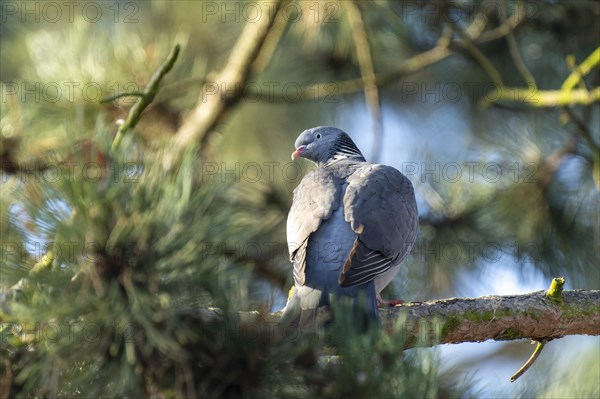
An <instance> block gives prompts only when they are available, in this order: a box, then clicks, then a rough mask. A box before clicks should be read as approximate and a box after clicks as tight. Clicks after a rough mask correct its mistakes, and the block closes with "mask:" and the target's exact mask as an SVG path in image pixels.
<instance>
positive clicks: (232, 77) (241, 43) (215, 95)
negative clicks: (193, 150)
mask: <svg viewBox="0 0 600 399" xmlns="http://www.w3.org/2000/svg"><path fill="white" fill-rule="evenodd" d="M280 6H281V1H277V2H273V3H272V8H273V9H272V10H270V12H269V13H265V15H263V16H262V17H261V18H260V19H259V20H258V21H256V22H255V21H249V22H247V23H246V26H244V29H243V31H242V33H241V34H240V36H239V38H238V40H237V42H236V43H235V46H234V47H233V49H232V50H231V54H230V55H229V59H228V61H227V64H226V65H225V66H224V67H223V70H222V71H221V72H220V73H219V74H218V75H217V77H216V78H215V79H214V82H213V83H206V84H205V85H204V87H203V88H202V91H201V93H200V97H199V98H198V101H197V103H196V106H195V108H194V109H193V110H192V111H191V112H190V113H189V115H188V116H187V117H186V118H185V119H184V121H183V124H182V125H181V127H180V128H179V130H178V131H177V134H176V136H175V143H176V146H177V148H178V149H179V150H183V149H185V148H188V147H189V146H190V145H194V144H197V143H199V144H200V148H202V147H204V146H205V145H206V144H207V143H208V141H209V138H210V136H211V132H212V131H214V128H215V126H216V125H217V124H218V123H219V121H221V120H222V118H223V116H224V115H225V113H226V112H227V111H228V110H229V109H230V108H231V106H232V105H233V104H234V103H237V102H238V101H239V100H240V93H239V90H236V94H234V95H233V96H229V95H227V93H226V91H227V90H232V88H238V87H243V86H244V85H245V84H246V80H247V78H248V76H249V75H250V73H251V70H252V65H253V64H254V62H255V61H256V59H257V57H258V56H259V54H260V51H261V48H262V47H263V45H264V43H265V40H266V38H267V36H268V34H269V31H270V30H271V27H272V26H273V22H274V21H275V19H276V15H277V13H278V11H279V7H280ZM213 90H215V92H213ZM203 150H204V149H203ZM178 152H181V151H178Z"/></svg>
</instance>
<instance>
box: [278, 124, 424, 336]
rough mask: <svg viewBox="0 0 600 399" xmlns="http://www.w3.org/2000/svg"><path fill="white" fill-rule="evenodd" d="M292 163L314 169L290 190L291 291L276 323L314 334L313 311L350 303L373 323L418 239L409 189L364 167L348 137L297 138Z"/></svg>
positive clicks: (311, 133) (394, 175)
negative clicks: (383, 294) (304, 162)
mask: <svg viewBox="0 0 600 399" xmlns="http://www.w3.org/2000/svg"><path fill="white" fill-rule="evenodd" d="M295 148H296V150H295V151H294V153H293V154H292V159H296V158H299V157H302V158H306V159H309V160H311V161H313V162H315V163H316V164H317V168H316V169H314V170H313V171H311V172H310V173H308V174H307V175H306V176H305V177H304V178H303V179H302V181H301V182H300V184H299V185H298V187H296V189H295V190H294V199H293V203H292V206H291V209H290V212H289V214H288V219H287V241H288V249H289V253H290V260H291V262H292V263H293V265H294V269H293V270H294V282H295V285H294V290H293V293H292V294H291V296H290V298H289V300H288V304H287V305H286V308H285V310H284V314H283V316H282V321H284V323H286V324H294V325H298V326H299V327H300V328H301V329H303V330H310V329H314V327H315V326H314V324H315V319H316V316H317V310H318V309H319V308H321V307H328V306H331V305H332V304H334V303H335V302H336V301H347V302H348V301H349V302H351V303H352V305H351V306H352V308H351V309H352V311H353V312H355V313H358V314H361V315H362V318H363V319H364V320H378V318H379V313H378V311H377V305H378V304H379V305H384V304H386V302H385V301H383V300H382V299H381V291H382V290H383V289H384V288H385V287H386V286H387V285H388V284H389V282H390V281H391V280H392V278H393V277H394V276H395V275H396V273H397V272H398V270H399V267H400V262H401V261H402V260H403V259H404V257H405V256H406V254H407V253H408V252H409V251H410V249H411V248H412V245H413V243H414V241H415V238H416V235H417V227H418V213H417V204H416V201H415V194H414V189H413V186H412V184H411V182H410V180H408V178H406V176H404V175H403V174H402V173H400V172H399V171H398V170H396V169H394V168H393V167H391V166H386V165H377V164H371V163H368V162H366V160H365V158H364V157H363V155H362V153H361V152H360V150H359V149H358V148H357V147H356V144H354V142H353V141H352V139H351V138H350V136H348V135H347V134H346V133H344V132H343V131H341V130H340V129H337V128H334V127H327V126H320V127H315V128H312V129H308V130H305V131H304V132H302V134H300V136H298V139H297V140H296V143H295Z"/></svg>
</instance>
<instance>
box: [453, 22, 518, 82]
mask: <svg viewBox="0 0 600 399" xmlns="http://www.w3.org/2000/svg"><path fill="white" fill-rule="evenodd" d="M446 21H447V22H448V23H449V24H450V26H452V29H454V31H455V32H456V33H457V34H458V36H459V37H460V38H461V40H462V44H463V46H464V47H465V49H466V50H467V51H468V52H469V54H471V56H472V57H473V58H474V59H475V61H477V62H478V63H479V66H481V68H482V69H483V70H484V71H485V73H487V75H488V76H489V77H490V79H491V80H492V82H494V84H495V85H496V87H497V88H498V89H499V90H502V88H503V87H504V83H503V82H502V77H501V76H500V73H499V72H498V70H497V69H496V67H495V66H494V64H492V62H491V61H490V60H489V59H488V58H487V57H486V56H485V55H484V54H483V53H482V52H481V51H479V49H478V48H477V46H475V43H474V41H473V39H472V38H471V36H469V35H468V34H467V33H466V32H465V31H464V30H463V29H462V28H461V27H460V26H458V24H457V23H456V21H454V20H453V19H452V18H449V17H448V16H447V15H446ZM509 31H510V30H509Z"/></svg>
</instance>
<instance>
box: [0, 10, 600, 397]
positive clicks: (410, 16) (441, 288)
mask: <svg viewBox="0 0 600 399" xmlns="http://www.w3.org/2000/svg"><path fill="white" fill-rule="evenodd" d="M0 5H1V7H2V8H1V10H2V13H1V18H2V25H1V28H0V29H1V35H0V36H1V39H0V41H1V43H0V44H1V52H0V62H1V64H0V65H1V69H0V81H1V82H2V92H1V108H2V109H1V115H0V117H1V119H0V126H1V136H0V140H1V141H0V144H1V151H0V155H1V157H2V182H1V186H0V187H1V190H2V199H1V201H0V205H1V207H0V211H1V216H2V229H1V234H2V252H3V253H2V266H1V269H0V271H1V275H0V292H1V293H2V300H3V302H2V304H3V306H2V307H3V308H2V318H3V320H0V321H1V322H2V326H3V327H2V337H3V338H2V339H3V340H2V344H3V349H2V357H3V360H2V377H1V380H0V383H1V384H2V385H3V387H4V388H3V389H0V397H2V398H4V397H9V396H8V395H10V396H13V395H18V394H19V393H20V394H22V395H23V397H28V396H27V395H31V397H38V396H39V395H41V396H60V397H74V396H84V397H86V396H88V394H89V393H90V392H95V393H98V392H99V393H101V394H102V395H106V396H111V395H126V396H129V397H136V395H137V394H140V393H143V394H144V395H149V396H154V397H186V395H187V396H190V395H192V394H197V395H200V394H201V393H204V394H206V397H211V396H214V397H218V396H223V397H236V396H252V395H255V394H256V392H259V393H260V394H265V393H269V394H274V392H275V394H277V395H281V396H282V397H302V395H304V394H306V395H307V396H310V394H314V393H315V392H318V394H319V395H322V396H328V395H329V397H337V395H339V394H340V392H342V391H341V390H337V389H338V388H331V390H330V391H328V390H327V389H329V388H327V387H328V386H327V384H326V383H323V384H321V383H316V382H314V379H315V378H317V377H315V376H313V377H312V378H313V380H311V379H310V378H308V377H307V376H306V375H305V374H306V373H308V372H305V371H303V372H302V373H300V372H297V373H295V374H294V375H295V376H294V377H289V376H287V375H284V372H283V371H277V373H276V372H275V371H273V370H271V371H265V370H267V369H268V370H270V369H269V367H271V368H273V369H275V368H276V365H277V364H283V363H278V362H285V359H284V360H282V359H279V357H277V356H280V357H285V356H292V355H291V354H289V353H292V352H293V351H294V350H297V348H295V349H290V351H292V352H289V353H288V355H286V352H285V351H284V350H283V349H282V348H278V347H277V346H276V345H275V346H273V347H272V348H271V349H269V350H273V352H274V353H278V355H277V356H275V355H273V356H275V357H269V356H266V357H264V356H259V354H257V351H258V352H260V351H261V350H265V351H267V352H268V350H267V349H264V348H260V350H259V349H257V348H253V349H248V348H246V347H244V346H243V344H242V343H240V342H241V341H235V342H229V341H224V342H223V343H222V347H219V349H217V348H214V349H213V348H210V346H211V345H210V344H208V343H206V342H203V337H200V338H199V337H198V331H197V330H196V331H195V328H196V327H197V324H194V323H197V320H196V321H194V320H191V319H190V316H189V312H187V313H186V309H188V310H189V308H191V307H196V308H197V307H198V306H200V307H203V306H218V307H221V308H223V309H229V310H232V311H234V310H262V311H275V310H278V309H281V308H282V307H283V306H284V305H285V300H286V298H287V291H288V289H289V287H290V286H291V285H292V275H291V265H290V263H289V260H288V254H287V246H286V241H285V222H286V217H287V211H288V209H289V206H290V203H291V198H292V191H293V189H294V187H295V186H296V185H297V184H298V183H299V181H300V179H301V178H302V176H303V175H304V174H305V173H306V172H307V171H308V170H309V169H310V168H311V167H312V166H311V165H309V163H308V162H305V161H303V160H301V161H297V162H295V163H293V162H291V160H290V154H291V152H292V151H293V150H294V148H293V143H294V140H295V138H296V137H297V135H298V134H299V133H301V132H302V131H303V130H305V129H307V128H310V127H314V126H319V125H333V126H337V127H339V128H341V129H342V130H344V131H346V132H347V133H348V134H350V136H352V138H353V139H354V140H355V142H356V143H357V145H358V146H359V148H360V149H361V150H362V151H363V153H364V154H365V156H366V157H367V159H368V160H370V161H373V162H378V163H385V164H388V165H392V166H394V167H396V168H397V169H399V170H400V171H402V172H403V173H405V174H406V175H407V176H408V177H409V178H410V179H411V181H412V182H413V185H414V186H415V190H416V195H417V201H418V206H419V214H420V232H419V236H418V241H417V243H416V244H415V247H414V248H413V251H412V253H411V255H410V256H409V257H408V258H407V260H406V261H405V267H404V268H403V270H402V271H401V273H400V274H399V275H398V277H397V278H396V279H395V280H394V281H393V282H392V284H391V285H390V287H389V288H388V289H386V291H384V295H383V296H384V298H402V299H403V300H405V301H408V300H419V301H423V300H429V299H437V298H447V297H471V296H481V295H496V294H497V295H503V294H518V293H527V292H531V291H537V290H542V289H546V288H548V286H549V284H550V281H551V279H552V278H553V277H559V276H564V277H565V278H566V285H565V288H566V289H594V290H597V289H600V268H599V267H598V264H600V262H599V261H600V259H599V258H600V257H599V253H600V223H599V222H600V220H599V215H600V213H599V210H600V209H599V205H600V202H599V200H600V196H599V191H598V190H599V188H600V155H599V151H598V149H599V145H600V129H599V128H598V126H600V124H599V119H600V112H599V109H600V108H599V107H598V101H599V100H600V96H599V95H598V90H599V89H598V85H599V78H600V73H599V71H600V69H599V68H598V65H599V63H600V53H599V50H598V46H599V43H600V39H599V38H600V22H599V21H600V18H599V17H600V4H599V3H598V2H597V1H583V0H578V1H569V2H555V1H510V0H509V1H482V2H479V1H447V2H424V1H383V0H382V1H376V0H374V1H364V2H358V3H355V2H351V1H308V0H307V1H290V2H284V3H283V4H281V5H278V3H277V2H210V1H107V2H94V1H89V2H85V1H81V2H64V3H62V2H39V1H38V2H36V1H22V2H21V1H1V2H0ZM269 18H271V19H273V22H272V24H270V25H268V26H266V27H265V29H267V31H266V34H265V37H264V38H263V39H264V40H262V39H261V40H262V41H261V42H260V43H255V50H256V51H254V52H251V53H252V54H251V55H250V56H249V57H246V58H243V57H242V56H241V55H240V54H241V53H240V52H238V53H236V54H234V55H231V56H230V54H232V49H233V48H234V47H235V46H238V47H235V48H238V49H239V47H240V42H241V41H243V39H244V38H246V39H247V38H249V37H252V36H251V35H252V32H253V29H254V30H256V29H258V28H257V27H258V26H260V25H261V21H264V20H265V19H269ZM236 43H237V44H236ZM175 44H179V45H180V46H181V52H180V54H179V57H178V59H177V61H176V62H175V64H174V67H173V68H172V70H171V71H170V72H169V73H168V74H167V75H166V76H165V77H164V78H163V80H162V82H161V86H160V91H159V93H158V95H157V96H156V98H155V99H154V101H153V102H152V104H151V105H150V106H149V107H148V108H147V109H146V111H145V112H144V114H143V115H142V117H141V119H140V120H139V123H137V125H136V127H135V130H134V131H133V132H130V134H128V135H127V136H126V138H125V140H124V141H123V142H122V144H121V146H120V147H119V148H118V149H113V150H111V142H112V140H113V137H114V136H115V133H116V131H117V129H118V127H119V124H121V123H122V120H123V119H126V118H127V114H128V112H129V110H130V108H131V106H132V105H133V104H134V102H135V101H136V97H131V96H129V97H127V96H119V95H122V94H124V93H136V92H140V91H142V90H143V89H144V87H146V85H147V84H148V82H149V81H150V79H151V77H152V75H153V73H154V71H155V70H156V69H157V68H158V67H159V66H160V64H161V62H162V61H163V60H164V59H165V58H166V57H167V55H168V54H169V52H170V51H171V50H172V48H173V47H174V46H175ZM235 62H239V63H241V64H244V63H245V64H247V65H246V66H244V65H241V67H240V70H243V71H245V72H244V74H243V76H240V77H239V79H238V78H236V79H238V80H237V81H235V80H234V81H231V80H230V81H226V80H224V79H225V77H224V76H223V75H222V74H221V71H222V70H224V69H225V68H226V66H227V65H228V67H229V66H231V65H232V64H233V63H235ZM103 100H106V101H103ZM211 104H221V105H222V108H223V110H222V111H221V112H219V113H218V115H217V117H215V119H214V122H213V123H212V124H211V125H210V127H209V128H208V129H205V131H203V132H202V133H201V134H199V135H198V136H196V138H201V143H202V144H201V147H200V152H198V151H196V150H197V149H198V145H199V143H200V140H195V141H194V142H189V143H187V144H188V145H186V146H185V148H184V150H182V148H181V147H177V148H178V149H179V150H181V153H182V154H183V156H182V159H181V160H179V163H178V164H177V165H178V166H177V167H176V168H175V169H176V172H173V171H172V170H171V171H169V170H166V169H168V168H165V167H163V166H164V159H165V157H166V156H169V154H172V153H173V152H174V151H175V149H173V147H172V146H171V145H172V144H171V143H172V140H171V139H172V138H174V137H178V135H179V134H180V132H178V131H179V129H180V127H181V126H182V125H183V124H184V122H185V121H186V120H189V118H190V115H192V114H193V110H194V109H196V108H202V107H203V106H205V107H208V106H209V105H211ZM199 154H200V155H199ZM50 244H51V245H50ZM15 287H16V288H15ZM48 323H56V324H57V325H59V326H63V327H61V328H60V329H58V330H56V331H54V330H52V331H53V333H54V335H52V334H50V333H49V331H50V330H48V329H47V326H48V325H49V324H48ZM86 323H88V324H86ZM89 323H92V324H89ZM119 323H124V324H119ZM89 325H94V326H96V327H98V326H99V327H98V328H99V330H98V331H100V332H99V333H98V339H95V340H90V339H89V334H91V332H90V330H89V328H88V329H87V330H86V327H85V326H89ZM124 325H125V326H128V327H131V332H132V337H133V338H134V339H132V340H127V339H125V338H126V337H125V338H123V336H126V335H127V332H126V331H125V330H122V331H120V332H121V335H119V334H117V332H118V331H117V332H115V331H116V330H119V328H115V326H124ZM25 326H28V327H25ZM40 326H41V327H40ZM64 326H69V331H70V332H71V333H72V334H71V335H70V336H69V334H65V333H64V330H63V328H64ZM103 326H104V327H106V326H113V327H112V328H113V330H115V331H113V330H110V331H112V333H111V334H108V333H106V331H108V330H106V329H103ZM44 328H46V329H45V330H44ZM40 329H41V331H44V332H45V334H42V336H41V337H40V336H39V333H34V334H33V335H34V337H33V338H31V337H29V338H28V337H27V336H26V335H27V334H26V332H27V331H30V332H31V331H36V332H39V331H40ZM127 331H128V330H127ZM24 334H25V335H24ZM48 334H50V335H48ZM86 334H87V335H86ZM30 335H31V334H30ZM73 336H74V337H75V338H73ZM77 337H79V339H77ZM82 337H83V338H82ZM94 337H95V335H94ZM73 340H75V341H76V345H75V346H74V345H73ZM204 341H206V340H204ZM209 341H210V340H209ZM42 343H43V345H42ZM236 345H238V346H236ZM255 346H257V345H255ZM74 348H78V349H77V350H79V351H81V350H83V351H84V353H89V354H90V357H89V358H85V357H83V356H82V355H81V352H80V354H79V357H78V356H77V355H76V353H75V350H74ZM533 348H534V347H533V346H531V345H530V343H529V342H506V343H499V342H488V343H480V344H459V345H453V346H448V345H446V346H440V347H436V348H431V349H420V350H411V351H408V352H410V354H408V355H406V356H409V357H410V361H409V360H406V362H407V363H410V364H411V365H413V366H414V367H415V370H419V371H418V372H416V371H414V370H413V369H411V370H412V371H410V370H409V371H406V373H405V374H403V375H404V377H402V378H405V380H401V381H400V385H402V384H409V383H414V384H415V386H416V385H418V384H417V383H416V382H415V381H426V382H424V383H423V384H424V385H423V386H425V387H426V388H424V390H415V391H406V392H405V391H402V390H396V391H393V390H390V391H385V392H387V393H394V392H395V394H397V395H399V396H410V395H412V396H413V397H414V396H429V397H519V396H520V397H543V398H550V397H553V398H559V397H560V398H566V397H572V398H583V397H599V396H600V385H599V381H600V341H599V338H598V337H584V336H572V337H567V338H564V339H561V340H557V341H553V342H551V343H550V344H549V345H547V346H546V349H545V351H544V352H543V353H542V355H541V356H540V358H539V359H538V361H537V362H536V363H535V365H534V366H533V367H532V368H531V369H530V370H529V371H528V372H527V373H526V374H525V375H524V376H523V377H522V378H521V379H520V380H518V381H517V382H515V383H513V384H511V383H510V382H509V377H510V376H511V375H512V374H513V373H514V372H515V371H516V370H517V369H518V368H519V367H520V366H521V365H522V364H523V363H524V362H525V360H526V359H527V358H528V357H529V356H530V354H531V352H532V351H533ZM288 349H289V348H288ZM353 350H354V349H353ZM190 352H194V353H195V354H196V355H193V356H192V357H191V358H190V356H191V355H189V353H190ZM293 353H295V352H293ZM201 355H202V356H201ZM194 356H197V358H196V357H194ZM348 356H349V357H350V355H348ZM299 357H301V356H299ZM258 358H260V359H261V360H257V359H258ZM157 359H158V360H157ZM165 359H168V360H165ZM182 359H186V360H182ZM191 359H193V360H191ZM215 359H226V360H221V361H217V360H215ZM288 360H289V359H288ZM232 362H233V363H232ZM201 364H203V365H204V366H198V367H199V368H195V366H194V365H201ZM232 364H235V365H237V366H239V371H231V370H237V369H236V368H235V367H234V366H232ZM268 364H270V365H271V366H268ZM206 365H209V366H206ZM258 365H261V366H260V367H259V366H258ZM263 366H264V367H263ZM202 367H205V368H202ZM411 367H412V366H411ZM296 369H297V370H301V369H302V368H301V367H300V366H298V365H296ZM207 370H208V371H207ZM248 370H251V372H250V371H248ZM386 370H387V369H386ZM387 372H390V373H392V372H394V373H396V374H397V370H396V369H390V370H388V371H386V372H382V374H381V378H383V380H382V381H383V382H382V384H385V383H386V382H385V381H388V380H386V378H387V377H386V376H387V374H386V373H387ZM236 373H237V374H236ZM303 373H304V374H303ZM340 373H341V371H340ZM411 373H413V374H411ZM415 373H416V374H415ZM257 375H261V376H264V375H268V376H269V377H268V378H266V377H261V378H258V377H257ZM274 375H277V379H276V380H275V381H271V379H272V378H271V377H273V376H274ZM299 375H303V377H302V378H305V379H304V380H302V381H300V380H299V379H298V378H300V377H298V376H299ZM327 375H329V374H327ZM416 375H418V377H416ZM182 376H183V377H182ZM235 376H238V377H239V378H240V379H241V380H242V381H246V380H248V381H250V380H252V381H254V382H248V383H240V386H237V385H235V384H233V383H232V381H234V380H235V378H238V377H235ZM240 376H241V377H240ZM338 377H339V376H338ZM290 378H292V380H293V382H290V381H292V380H290ZM307 378H308V379H307ZM340 378H341V377H340ZM349 378H350V377H349ZM397 378H400V377H397ZM192 380H193V381H196V383H192V382H190V381H192ZM258 380H260V381H261V384H263V385H260V384H258V383H256V381H258ZM359 380H360V379H359ZM116 381H120V382H116ZM215 381H217V382H215ZM307 381H308V382H307ZM311 381H312V382H311ZM342 381H346V380H343V379H342ZM352 381H354V385H355V384H356V381H357V380H356V379H354V380H352ZM402 381H404V382H402ZM255 383H256V386H254V385H253V384H255ZM312 383H314V386H313V385H311V384H312ZM162 384H164V385H162ZM269 384H271V385H269ZM278 384H279V385H278ZM282 384H283V385H285V386H288V387H296V388H297V387H298V386H301V387H302V388H298V389H297V390H296V391H290V392H291V393H290V392H287V391H284V390H281V391H280V390H277V389H278V388H273V387H278V386H281V385H282ZM319 384H321V385H319ZM233 385H235V387H234V388H231V387H232V386H233ZM354 385H353V384H350V385H348V386H354ZM269 386H270V387H271V388H265V387H269ZM317 386H318V387H319V388H315V387H317ZM419 386H421V385H419ZM166 387H168V388H166ZM192 387H193V388H192ZM324 387H325V388H324ZM230 389H232V390H230ZM261 389H265V390H261ZM290 389H291V388H290ZM340 389H341V388H340ZM348 389H350V388H348ZM365 389H366V388H365ZM369 389H375V388H373V387H371V388H369ZM377 389H379V388H377ZM394 389H396V388H394ZM398 389H399V388H398ZM415 389H416V388H415ZM302 392H304V393H302ZM351 392H354V394H355V395H356V394H357V392H363V391H360V390H359V391H351ZM372 392H378V391H369V390H366V391H364V394H365V395H366V394H367V393H368V394H371V393H372ZM398 392H400V393H398ZM402 392H403V394H402ZM5 394H6V395H7V396H4V395H5ZM257 395H258V394H257Z"/></svg>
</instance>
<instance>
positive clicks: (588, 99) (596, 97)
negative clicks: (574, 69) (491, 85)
mask: <svg viewBox="0 0 600 399" xmlns="http://www.w3.org/2000/svg"><path fill="white" fill-rule="evenodd" d="M498 101H509V102H515V103H522V104H527V105H529V106H532V107H536V108H550V107H560V106H568V105H590V104H593V103H595V102H598V101H600V87H596V88H594V89H592V90H587V89H575V90H570V91H565V90H535V89H533V88H529V87H500V88H499V90H498V92H497V93H493V92H490V93H488V94H486V95H485V96H484V98H483V99H482V100H481V104H480V106H481V107H482V108H486V107H488V106H489V105H491V104H494V103H496V102H498Z"/></svg>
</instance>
